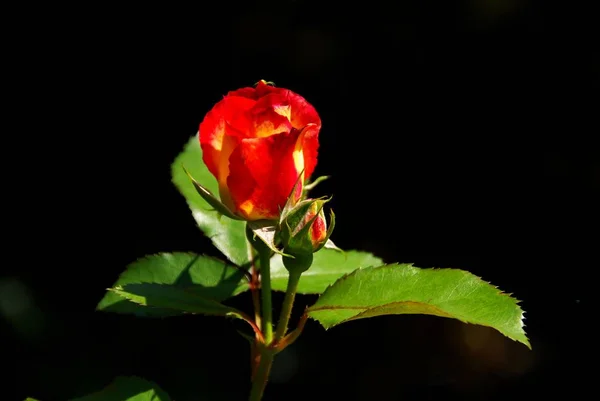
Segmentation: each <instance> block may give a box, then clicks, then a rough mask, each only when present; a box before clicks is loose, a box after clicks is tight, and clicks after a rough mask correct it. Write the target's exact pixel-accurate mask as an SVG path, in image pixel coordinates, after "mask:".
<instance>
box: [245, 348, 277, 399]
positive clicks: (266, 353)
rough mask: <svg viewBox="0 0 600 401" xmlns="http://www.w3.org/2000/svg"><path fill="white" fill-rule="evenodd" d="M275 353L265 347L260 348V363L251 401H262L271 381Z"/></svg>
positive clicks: (254, 379) (251, 393) (255, 376)
mask: <svg viewBox="0 0 600 401" xmlns="http://www.w3.org/2000/svg"><path fill="white" fill-rule="evenodd" d="M274 355H275V354H274V353H273V351H271V350H268V349H267V348H266V347H265V346H261V347H260V362H259V363H258V368H257V369H256V373H255V374H254V377H253V378H252V390H251V391H250V399H249V400H250V401H260V400H261V399H262V396H263V393H264V392H265V387H266V386H267V381H268V380H269V373H270V372H271V365H272V364H273V357H274Z"/></svg>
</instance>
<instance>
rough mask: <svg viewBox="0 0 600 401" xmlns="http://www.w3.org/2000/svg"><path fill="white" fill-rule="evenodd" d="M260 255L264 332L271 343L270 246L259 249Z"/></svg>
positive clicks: (267, 340)
mask: <svg viewBox="0 0 600 401" xmlns="http://www.w3.org/2000/svg"><path fill="white" fill-rule="evenodd" d="M258 255H259V260H260V291H261V297H262V332H263V335H264V337H265V344H266V345H270V344H271V342H272V341H273V307H272V303H271V252H270V251H269V249H268V248H266V247H263V248H261V249H259V250H258ZM262 357H264V353H263V352H261V361H262ZM271 359H272V358H271ZM261 363H262V362H261Z"/></svg>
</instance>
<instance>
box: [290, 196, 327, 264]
mask: <svg viewBox="0 0 600 401" xmlns="http://www.w3.org/2000/svg"><path fill="white" fill-rule="evenodd" d="M328 201H329V200H328V199H306V200H303V201H300V202H299V203H298V204H297V205H296V206H294V207H293V208H292V209H290V210H288V211H287V213H285V214H284V215H282V216H281V221H280V224H279V234H280V237H281V243H282V246H283V251H284V252H285V253H286V254H288V255H291V256H293V258H284V265H285V267H286V268H287V269H288V270H290V269H291V268H293V269H294V270H300V271H306V270H307V269H308V268H309V267H310V265H311V264H312V254H313V253H315V252H316V251H318V250H319V249H321V248H323V246H324V245H325V244H326V243H327V240H328V239H329V236H330V235H331V232H332V229H333V226H331V227H330V228H329V230H328V229H327V220H326V219H325V212H324V210H323V206H324V205H325V203H327V202H328ZM286 259H289V260H287V261H286Z"/></svg>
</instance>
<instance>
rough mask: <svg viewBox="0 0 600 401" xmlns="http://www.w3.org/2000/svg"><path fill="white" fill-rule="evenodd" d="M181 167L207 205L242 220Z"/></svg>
mask: <svg viewBox="0 0 600 401" xmlns="http://www.w3.org/2000/svg"><path fill="white" fill-rule="evenodd" d="M182 168H183V171H185V173H186V174H187V176H188V177H189V178H190V180H191V181H192V184H194V188H195V189H196V191H197V192H198V194H200V196H201V197H202V199H204V200H205V201H206V202H207V203H208V204H209V205H211V206H212V207H214V208H215V210H216V211H217V212H219V213H220V214H222V215H223V216H227V217H229V218H230V219H234V220H244V219H242V218H241V217H240V216H237V215H236V214H235V213H233V212H232V211H231V209H229V208H228V207H227V206H225V205H224V204H223V202H221V200H220V199H219V198H217V197H216V196H215V195H213V194H212V192H210V191H209V190H208V189H206V188H205V187H203V186H202V185H201V184H200V183H199V182H198V181H196V180H195V179H194V177H192V175H191V174H190V173H189V172H188V171H187V170H186V169H185V167H184V166H182Z"/></svg>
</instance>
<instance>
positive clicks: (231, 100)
mask: <svg viewBox="0 0 600 401" xmlns="http://www.w3.org/2000/svg"><path fill="white" fill-rule="evenodd" d="M320 129H321V120H320V118H319V115H318V114H317V112H316V110H315V109H314V107H313V106H312V105H310V104H309V103H308V102H307V101H306V100H305V99H304V98H303V97H301V96H300V95H298V94H296V93H294V92H292V91H290V90H288V89H283V88H277V87H274V86H271V85H268V84H267V83H266V82H265V81H260V82H258V84H257V85H256V87H254V88H250V87H248V88H242V89H238V90H235V91H232V92H229V93H228V94H227V95H226V96H225V97H224V98H223V99H222V100H221V101H220V102H218V103H217V104H216V105H215V106H214V107H213V108H212V110H210V111H209V112H208V113H207V114H206V116H205V117H204V120H203V121H202V123H201V124H200V135H199V137H200V146H201V147H202V153H203V159H204V163H205V164H206V166H207V167H208V169H209V171H210V172H211V173H212V174H213V175H214V176H215V178H216V179H217V181H218V183H219V194H220V198H221V202H223V204H225V206H227V207H228V208H229V209H230V210H231V211H232V212H233V213H235V214H236V215H237V216H240V217H241V218H243V219H245V220H248V221H252V220H262V219H267V220H276V219H278V217H279V214H280V211H281V209H282V208H283V206H284V205H285V204H286V201H287V199H288V197H289V196H290V194H291V192H292V189H294V186H295V184H296V183H297V182H298V180H299V181H300V182H301V183H302V184H303V183H304V181H305V180H307V179H308V178H309V177H310V176H311V174H312V172H313V171H314V169H315V166H316V164H317V150H318V147H319V140H318V135H319V130H320ZM301 175H303V176H301ZM302 184H301V185H297V186H295V190H294V194H291V195H292V197H293V200H294V201H295V202H297V201H298V200H300V198H301V196H302V189H303V186H302Z"/></svg>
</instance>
